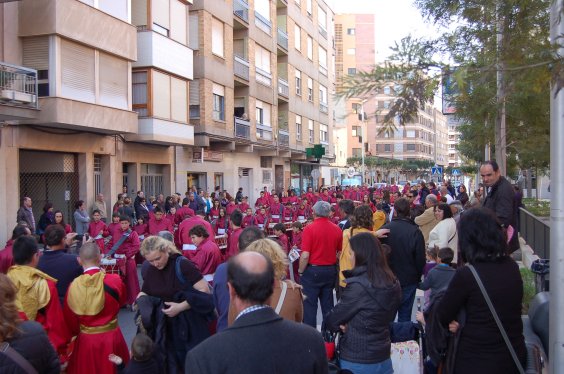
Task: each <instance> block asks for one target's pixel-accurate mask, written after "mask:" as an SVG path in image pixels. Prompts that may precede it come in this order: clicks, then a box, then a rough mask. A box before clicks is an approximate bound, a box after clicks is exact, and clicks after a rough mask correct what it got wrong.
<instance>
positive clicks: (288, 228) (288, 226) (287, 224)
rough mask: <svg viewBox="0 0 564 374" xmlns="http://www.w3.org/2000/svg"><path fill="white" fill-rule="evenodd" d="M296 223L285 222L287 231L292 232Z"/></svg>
mask: <svg viewBox="0 0 564 374" xmlns="http://www.w3.org/2000/svg"><path fill="white" fill-rule="evenodd" d="M293 223H294V222H284V226H285V227H286V231H292V224H293Z"/></svg>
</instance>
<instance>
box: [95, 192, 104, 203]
mask: <svg viewBox="0 0 564 374" xmlns="http://www.w3.org/2000/svg"><path fill="white" fill-rule="evenodd" d="M96 200H98V201H100V202H103V201H104V194H103V193H99V194H98V195H96Z"/></svg>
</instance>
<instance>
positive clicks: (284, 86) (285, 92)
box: [278, 78, 290, 98]
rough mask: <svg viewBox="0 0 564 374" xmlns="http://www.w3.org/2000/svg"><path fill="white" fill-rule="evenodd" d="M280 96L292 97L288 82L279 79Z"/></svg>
mask: <svg viewBox="0 0 564 374" xmlns="http://www.w3.org/2000/svg"><path fill="white" fill-rule="evenodd" d="M278 94H279V95H280V96H284V97H286V98H288V97H289V95H290V86H288V81H286V80H284V79H282V78H278Z"/></svg>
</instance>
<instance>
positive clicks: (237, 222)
mask: <svg viewBox="0 0 564 374" xmlns="http://www.w3.org/2000/svg"><path fill="white" fill-rule="evenodd" d="M229 222H230V226H231V232H230V234H229V237H228V238H227V249H226V251H225V255H224V257H223V259H224V260H225V261H227V260H229V259H230V258H231V257H233V256H235V255H237V254H238V253H239V236H240V235H241V232H242V231H243V229H242V228H241V225H242V224H243V214H242V213H241V212H240V211H239V210H236V211H234V212H233V214H231V216H230V217H229Z"/></svg>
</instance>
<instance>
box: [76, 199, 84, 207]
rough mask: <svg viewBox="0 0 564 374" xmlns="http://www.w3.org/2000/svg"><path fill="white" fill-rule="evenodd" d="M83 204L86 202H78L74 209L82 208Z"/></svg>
mask: <svg viewBox="0 0 564 374" xmlns="http://www.w3.org/2000/svg"><path fill="white" fill-rule="evenodd" d="M82 204H84V200H78V201H77V202H76V203H74V209H78V208H80V207H81V206H82Z"/></svg>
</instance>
